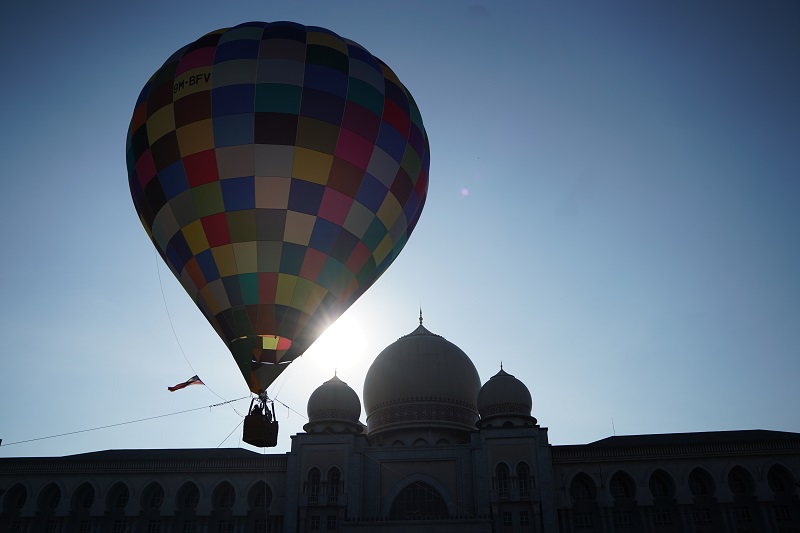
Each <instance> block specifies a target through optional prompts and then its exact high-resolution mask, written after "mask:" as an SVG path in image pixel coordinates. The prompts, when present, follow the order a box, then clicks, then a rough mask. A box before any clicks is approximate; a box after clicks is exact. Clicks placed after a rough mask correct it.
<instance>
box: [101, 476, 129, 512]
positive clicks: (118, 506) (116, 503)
mask: <svg viewBox="0 0 800 533" xmlns="http://www.w3.org/2000/svg"><path fill="white" fill-rule="evenodd" d="M130 498H131V491H130V489H129V488H128V485H126V484H125V482H123V481H118V482H116V483H115V484H114V485H113V486H112V487H111V488H110V489H109V490H108V493H107V494H106V510H107V511H109V512H111V513H112V514H113V513H114V512H118V513H120V514H124V513H125V508H126V507H128V502H129V501H130Z"/></svg>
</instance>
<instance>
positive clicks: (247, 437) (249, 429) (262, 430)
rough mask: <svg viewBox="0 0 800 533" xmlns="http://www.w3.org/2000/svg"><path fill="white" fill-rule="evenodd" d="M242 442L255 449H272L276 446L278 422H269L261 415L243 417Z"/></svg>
mask: <svg viewBox="0 0 800 533" xmlns="http://www.w3.org/2000/svg"><path fill="white" fill-rule="evenodd" d="M242 440H243V441H245V442H246V443H247V444H249V445H251V446H255V447H257V448H273V447H275V446H277V444H278V421H277V420H273V421H271V422H270V421H269V420H267V418H266V417H265V416H263V415H247V416H245V417H244V434H243V436H242Z"/></svg>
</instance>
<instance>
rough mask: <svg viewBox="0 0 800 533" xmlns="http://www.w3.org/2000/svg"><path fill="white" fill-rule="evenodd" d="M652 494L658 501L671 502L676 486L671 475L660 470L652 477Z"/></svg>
mask: <svg viewBox="0 0 800 533" xmlns="http://www.w3.org/2000/svg"><path fill="white" fill-rule="evenodd" d="M650 494H652V495H653V498H655V499H656V500H671V499H672V498H673V497H674V495H675V484H674V483H673V482H672V478H671V477H670V475H669V474H667V473H666V472H664V471H663V470H661V469H659V470H656V471H655V472H653V474H652V475H651V476H650Z"/></svg>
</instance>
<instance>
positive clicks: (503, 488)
mask: <svg viewBox="0 0 800 533" xmlns="http://www.w3.org/2000/svg"><path fill="white" fill-rule="evenodd" d="M510 478H511V474H510V473H509V469H508V465H507V464H505V463H504V462H499V463H497V465H496V466H495V467H494V485H495V487H494V488H495V490H497V493H498V495H499V496H500V498H501V499H502V498H508V497H509V496H510V494H511V479H510Z"/></svg>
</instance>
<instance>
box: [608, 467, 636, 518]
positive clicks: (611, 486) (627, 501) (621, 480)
mask: <svg viewBox="0 0 800 533" xmlns="http://www.w3.org/2000/svg"><path fill="white" fill-rule="evenodd" d="M608 490H609V492H610V493H611V497H612V498H614V507H613V509H612V510H611V520H612V523H613V524H614V528H615V530H617V529H619V530H626V529H627V530H635V528H637V527H639V525H640V524H639V520H638V516H637V515H638V513H637V510H636V501H635V498H636V485H635V484H634V482H633V479H632V478H631V476H630V475H628V473H627V472H623V471H621V470H620V471H618V472H616V473H615V474H614V475H613V476H611V480H610V481H609V482H608Z"/></svg>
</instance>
